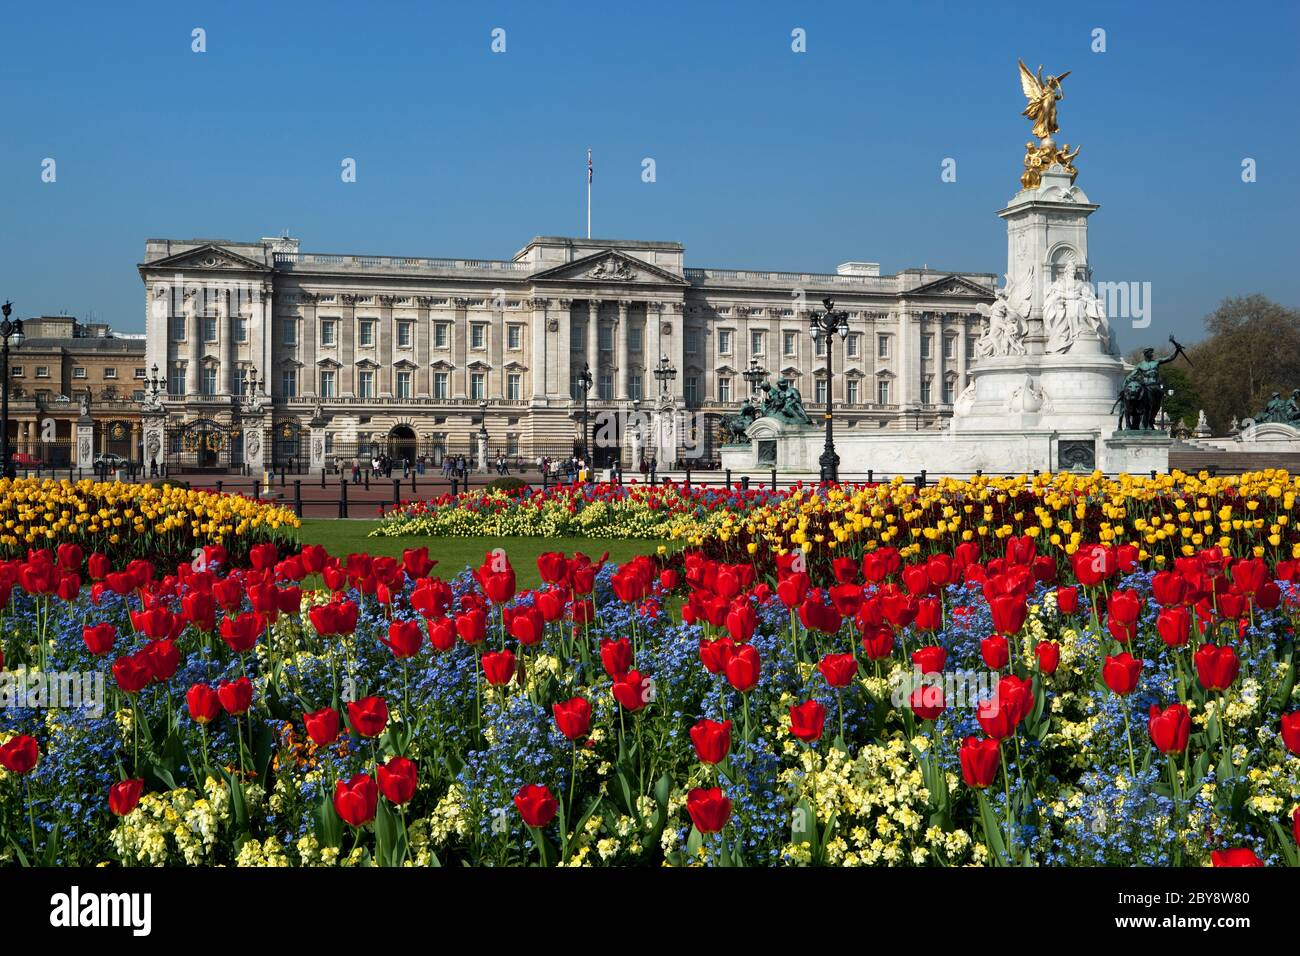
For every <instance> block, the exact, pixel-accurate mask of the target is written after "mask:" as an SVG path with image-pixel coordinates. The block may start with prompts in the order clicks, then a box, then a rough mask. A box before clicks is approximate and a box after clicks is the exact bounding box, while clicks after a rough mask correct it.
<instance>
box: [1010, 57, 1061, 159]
mask: <svg viewBox="0 0 1300 956" xmlns="http://www.w3.org/2000/svg"><path fill="white" fill-rule="evenodd" d="M1019 62H1020V88H1021V89H1022V90H1024V93H1025V99H1027V100H1028V101H1029V105H1028V106H1026V107H1025V111H1024V113H1023V114H1022V115H1024V116H1027V117H1029V118H1030V119H1031V120H1033V121H1034V135H1035V136H1037V137H1038V138H1039V139H1040V140H1045V139H1047V138H1048V137H1050V136H1051V135H1052V134H1053V133H1055V132H1056V131H1057V130H1058V129H1059V128H1060V127H1058V126H1057V125H1056V103H1057V101H1058V100H1061V99H1064V98H1065V93H1064V92H1063V91H1062V90H1061V81H1062V80H1063V79H1065V78H1066V77H1067V76H1069V75H1070V72H1071V71H1069V70H1066V71H1065V72H1064V73H1062V74H1060V75H1059V76H1048V77H1047V78H1046V79H1044V78H1043V68H1042V67H1041V66H1040V67H1039V68H1038V74H1037V76H1035V75H1034V74H1033V73H1030V72H1029V67H1027V66H1025V61H1024V60H1020V61H1019Z"/></svg>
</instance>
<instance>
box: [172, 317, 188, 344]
mask: <svg viewBox="0 0 1300 956" xmlns="http://www.w3.org/2000/svg"><path fill="white" fill-rule="evenodd" d="M172 341H173V342H184V341H185V316H183V315H173V316H172Z"/></svg>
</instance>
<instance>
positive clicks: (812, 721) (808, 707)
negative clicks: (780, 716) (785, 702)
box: [790, 700, 826, 744]
mask: <svg viewBox="0 0 1300 956" xmlns="http://www.w3.org/2000/svg"><path fill="white" fill-rule="evenodd" d="M825 723H826V708H825V707H823V706H822V705H821V704H819V703H818V702H817V701H815V700H806V701H804V702H803V703H802V704H795V705H793V706H792V707H791V708H790V733H791V734H793V735H794V736H796V737H798V738H799V739H800V740H802V741H803V742H804V743H807V744H810V743H813V742H814V741H817V740H820V739H821V735H822V727H823V725H824V724H825Z"/></svg>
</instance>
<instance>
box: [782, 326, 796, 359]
mask: <svg viewBox="0 0 1300 956" xmlns="http://www.w3.org/2000/svg"><path fill="white" fill-rule="evenodd" d="M797 335H798V333H797V332H790V331H788V330H787V331H785V332H782V333H781V351H782V353H784V354H785V355H794V354H795V347H796V346H797V345H798V339H797V338H796V336H797Z"/></svg>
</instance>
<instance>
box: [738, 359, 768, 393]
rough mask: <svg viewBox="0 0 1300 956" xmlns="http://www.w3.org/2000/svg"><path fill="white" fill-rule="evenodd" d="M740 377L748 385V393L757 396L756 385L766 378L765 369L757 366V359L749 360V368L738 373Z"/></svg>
mask: <svg viewBox="0 0 1300 956" xmlns="http://www.w3.org/2000/svg"><path fill="white" fill-rule="evenodd" d="M740 377H741V378H743V379H744V380H745V381H746V382H747V383H749V393H750V394H751V395H756V394H758V385H759V383H760V382H762V381H763V380H765V379H766V378H767V369H765V368H763V366H761V365H759V364H758V359H750V360H749V368H747V369H745V371H743V372H741V373H740Z"/></svg>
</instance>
